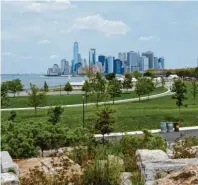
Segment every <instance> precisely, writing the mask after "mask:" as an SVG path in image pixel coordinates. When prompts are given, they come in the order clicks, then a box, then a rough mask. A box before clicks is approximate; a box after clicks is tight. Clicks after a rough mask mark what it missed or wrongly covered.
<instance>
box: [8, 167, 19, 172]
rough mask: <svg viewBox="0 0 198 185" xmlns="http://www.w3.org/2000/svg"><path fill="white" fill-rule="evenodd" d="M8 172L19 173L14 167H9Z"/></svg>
mask: <svg viewBox="0 0 198 185" xmlns="http://www.w3.org/2000/svg"><path fill="white" fill-rule="evenodd" d="M8 173H14V174H17V172H16V170H15V169H14V168H12V167H11V168H8Z"/></svg>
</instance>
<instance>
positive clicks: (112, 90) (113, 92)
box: [108, 78, 122, 104]
mask: <svg viewBox="0 0 198 185" xmlns="http://www.w3.org/2000/svg"><path fill="white" fill-rule="evenodd" d="M121 88H122V86H121V82H120V81H119V80H117V79H116V78H114V79H113V80H112V81H110V82H109V87H108V93H109V94H110V96H111V98H112V99H113V104H114V99H115V97H117V96H120V94H121V93H122V91H121Z"/></svg>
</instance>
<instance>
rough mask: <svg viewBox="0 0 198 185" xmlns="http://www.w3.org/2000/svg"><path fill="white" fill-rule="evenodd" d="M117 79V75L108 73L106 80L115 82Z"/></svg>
mask: <svg viewBox="0 0 198 185" xmlns="http://www.w3.org/2000/svg"><path fill="white" fill-rule="evenodd" d="M115 77H116V75H115V73H108V74H106V75H105V78H106V79H107V80H109V81H111V80H113V79H114V78H115Z"/></svg>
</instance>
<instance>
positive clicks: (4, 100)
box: [1, 82, 9, 106]
mask: <svg viewBox="0 0 198 185" xmlns="http://www.w3.org/2000/svg"><path fill="white" fill-rule="evenodd" d="M8 101H9V99H8V84H7V82H2V83H1V106H5V105H7V104H8Z"/></svg>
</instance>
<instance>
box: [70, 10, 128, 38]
mask: <svg viewBox="0 0 198 185" xmlns="http://www.w3.org/2000/svg"><path fill="white" fill-rule="evenodd" d="M72 30H94V31H99V32H102V33H104V34H105V35H106V36H118V35H125V34H126V33H127V32H129V31H130V27H129V26H128V25H127V24H125V23H124V22H122V21H118V20H107V19H105V18H103V17H102V16H101V15H100V14H95V15H92V16H87V17H82V18H77V19H76V20H75V22H74V24H73V26H72V27H71V28H70V29H69V32H71V31H72Z"/></svg>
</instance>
